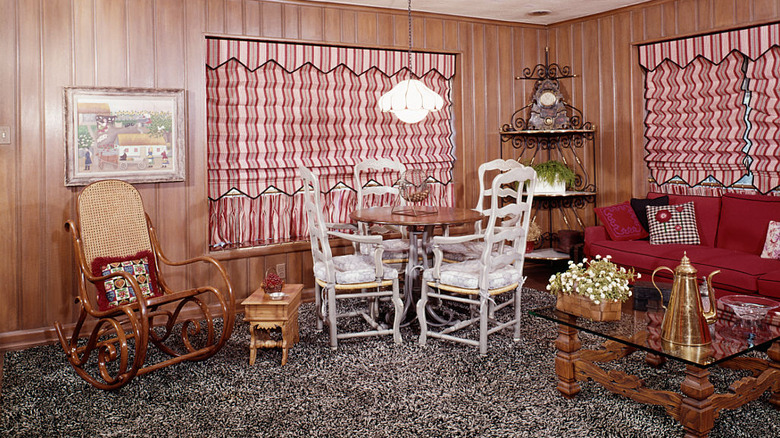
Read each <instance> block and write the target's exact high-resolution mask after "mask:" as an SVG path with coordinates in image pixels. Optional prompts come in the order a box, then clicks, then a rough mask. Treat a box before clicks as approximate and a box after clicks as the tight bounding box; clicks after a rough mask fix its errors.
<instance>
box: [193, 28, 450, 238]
mask: <svg viewBox="0 0 780 438" xmlns="http://www.w3.org/2000/svg"><path fill="white" fill-rule="evenodd" d="M399 54H400V55H399ZM340 56H341V57H343V58H342V59H341V61H343V62H340V59H339V57H340ZM413 62H415V63H414V66H415V67H416V69H417V71H418V73H421V74H420V76H421V77H420V79H421V80H422V81H423V82H425V84H426V85H427V86H428V87H430V88H431V89H433V90H434V91H436V92H437V93H439V94H440V95H441V96H443V97H444V99H445V107H444V109H442V110H441V111H438V112H436V113H432V114H431V115H429V117H427V118H426V119H425V120H424V121H423V122H421V123H419V124H415V125H407V124H405V123H400V122H399V121H398V120H397V119H395V118H394V116H392V115H390V114H387V113H382V112H381V111H380V110H379V109H378V107H377V100H378V99H379V97H380V96H381V95H382V94H384V93H385V92H386V91H389V90H390V89H391V88H392V86H393V85H394V84H395V83H397V82H398V81H399V80H402V79H406V78H408V76H409V73H408V70H407V69H406V68H405V67H406V65H405V63H406V53H405V52H398V51H392V50H371V49H356V48H343V47H328V46H312V45H303V44H285V43H267V42H260V41H233V40H221V39H208V40H207V68H206V88H207V102H206V108H207V130H208V193H209V198H210V200H211V202H210V209H211V213H210V224H211V226H210V232H211V239H210V240H211V244H212V245H219V244H222V243H229V244H248V245H258V244H265V243H273V242H280V241H289V240H297V239H301V238H306V235H307V233H306V231H305V228H304V226H305V224H304V223H302V222H303V221H304V218H303V215H302V214H301V211H302V210H301V207H302V205H303V202H302V200H301V199H299V197H300V196H301V195H300V194H297V195H296V193H298V192H299V191H300V189H301V181H300V180H299V178H298V176H297V168H298V166H299V165H304V166H307V167H309V168H311V169H312V170H313V171H314V172H315V173H316V174H318V175H319V177H320V183H321V187H322V189H323V190H325V191H326V195H325V197H326V199H325V201H324V203H323V205H324V206H325V208H326V209H327V210H328V211H327V212H326V213H327V216H326V220H329V221H334V222H348V221H349V220H348V215H349V212H350V211H351V209H352V206H353V205H354V192H353V191H352V190H350V189H353V188H354V187H353V181H352V168H353V166H354V165H355V164H356V163H358V162H360V161H363V160H365V159H367V158H380V157H384V158H392V159H395V160H399V161H401V162H403V163H404V164H405V165H406V167H407V168H411V169H414V168H417V169H425V170H426V171H427V173H428V174H429V175H431V176H432V177H433V178H435V179H436V180H437V181H440V182H441V183H442V186H441V187H438V188H437V189H436V190H437V191H438V192H439V193H440V195H441V199H440V200H437V202H442V203H444V205H451V203H452V199H453V193H452V188H451V185H450V182H451V179H452V165H453V161H454V144H453V142H452V136H453V132H452V127H451V120H450V119H451V101H450V96H451V83H450V82H451V81H450V79H451V77H452V74H454V55H442V54H427V53H418V54H416V55H415V61H413ZM372 64H373V65H372ZM420 68H425V69H426V70H424V73H423V71H422V70H420ZM442 72H444V74H442ZM394 75H395V76H394ZM397 76H399V77H397Z"/></svg>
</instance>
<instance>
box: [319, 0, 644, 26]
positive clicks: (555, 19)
mask: <svg viewBox="0 0 780 438" xmlns="http://www.w3.org/2000/svg"><path fill="white" fill-rule="evenodd" d="M312 1H317V2H323V3H343V4H347V5H359V6H373V7H379V8H389V9H403V10H406V9H407V0H312ZM647 1H650V0H587V1H583V0H412V12H414V11H420V12H433V13H437V14H447V15H459V16H463V17H472V18H484V19H489V20H500V21H512V22H517V23H528V24H540V25H548V24H554V23H559V22H562V21H566V20H571V19H575V18H581V17H586V16H588V15H593V14H598V13H601V12H606V11H611V10H615V9H619V8H622V7H625V6H631V5H635V4H638V3H645V2H647Z"/></svg>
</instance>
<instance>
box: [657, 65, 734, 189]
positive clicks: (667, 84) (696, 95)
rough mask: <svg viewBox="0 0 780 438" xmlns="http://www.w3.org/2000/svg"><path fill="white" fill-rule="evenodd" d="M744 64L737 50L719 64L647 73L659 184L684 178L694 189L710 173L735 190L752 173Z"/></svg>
mask: <svg viewBox="0 0 780 438" xmlns="http://www.w3.org/2000/svg"><path fill="white" fill-rule="evenodd" d="M742 63H743V58H742V56H741V55H740V54H738V53H736V52H735V53H733V54H732V55H730V56H728V57H727V58H725V59H724V60H723V61H722V62H721V63H720V64H717V65H713V64H712V63H711V62H709V61H708V60H706V59H704V58H696V59H694V60H693V61H692V62H691V63H690V64H689V65H688V66H687V67H686V68H680V67H679V66H678V65H676V64H674V63H672V62H669V61H667V62H663V63H661V64H659V65H658V66H656V68H655V70H652V71H648V72H647V78H646V82H645V102H646V106H647V113H646V117H645V125H646V130H645V137H646V138H647V145H646V149H647V156H646V157H645V160H646V162H647V165H648V167H649V168H650V173H651V175H652V177H653V178H654V179H655V181H656V182H657V183H659V184H664V183H666V182H668V181H669V180H670V179H672V178H674V177H679V178H681V179H682V180H683V181H685V182H686V183H687V184H688V185H690V186H694V185H697V184H699V183H700V182H702V181H703V180H704V179H706V178H707V177H708V176H710V175H711V176H713V177H714V178H715V179H716V180H718V181H719V182H720V183H721V184H723V185H725V186H730V185H732V184H734V183H735V182H737V181H738V180H739V179H740V178H742V176H744V175H745V174H746V173H747V169H746V167H745V164H744V160H745V156H746V154H745V152H743V148H744V147H745V144H746V143H745V141H744V139H742V135H743V134H744V132H745V130H746V129H747V126H746V124H745V120H744V116H745V106H744V105H743V98H744V91H743V90H741V89H740V87H741V85H742V82H743V79H742V73H741V69H742Z"/></svg>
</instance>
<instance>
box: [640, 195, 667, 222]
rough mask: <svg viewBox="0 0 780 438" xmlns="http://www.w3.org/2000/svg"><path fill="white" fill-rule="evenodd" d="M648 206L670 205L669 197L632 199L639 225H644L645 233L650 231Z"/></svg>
mask: <svg viewBox="0 0 780 438" xmlns="http://www.w3.org/2000/svg"><path fill="white" fill-rule="evenodd" d="M648 205H669V195H664V196H660V197H658V198H653V199H637V198H631V208H633V209H634V213H635V214H636V217H637V219H639V223H640V224H642V228H644V229H645V231H650V227H649V225H648V224H647V206H648Z"/></svg>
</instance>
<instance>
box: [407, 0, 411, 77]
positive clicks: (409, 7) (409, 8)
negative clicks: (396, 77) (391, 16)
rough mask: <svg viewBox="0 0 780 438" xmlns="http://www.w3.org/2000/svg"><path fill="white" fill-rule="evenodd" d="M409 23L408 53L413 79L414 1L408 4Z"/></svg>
mask: <svg viewBox="0 0 780 438" xmlns="http://www.w3.org/2000/svg"><path fill="white" fill-rule="evenodd" d="M407 10H408V14H409V15H408V19H407V21H408V23H409V53H408V57H409V59H408V63H409V75H410V77H411V74H412V0H409V2H408V9H407Z"/></svg>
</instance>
